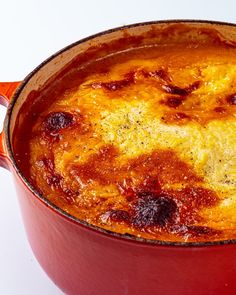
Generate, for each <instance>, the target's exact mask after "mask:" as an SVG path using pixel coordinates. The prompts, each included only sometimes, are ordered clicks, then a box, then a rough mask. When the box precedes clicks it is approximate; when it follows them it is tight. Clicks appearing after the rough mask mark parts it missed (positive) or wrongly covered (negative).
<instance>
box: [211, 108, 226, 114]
mask: <svg viewBox="0 0 236 295" xmlns="http://www.w3.org/2000/svg"><path fill="white" fill-rule="evenodd" d="M214 111H215V112H217V113H220V114H224V113H225V112H226V109H225V108H223V107H216V108H214Z"/></svg>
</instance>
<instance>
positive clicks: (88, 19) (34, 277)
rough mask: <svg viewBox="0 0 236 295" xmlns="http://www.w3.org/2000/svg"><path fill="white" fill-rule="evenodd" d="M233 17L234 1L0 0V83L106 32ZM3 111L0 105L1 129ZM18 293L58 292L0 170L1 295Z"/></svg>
mask: <svg viewBox="0 0 236 295" xmlns="http://www.w3.org/2000/svg"><path fill="white" fill-rule="evenodd" d="M235 13H236V1H235V0H232V1H230V0H224V1H222V0H220V1H218V0H193V1H192V0H178V1H175V0H173V1H171V0H164V1H161V0H156V1H155V0H153V1H152V0H140V1H139V0H136V1H135V0H119V1H115V0H98V1H96V0H77V1H76V0H66V1H62V0H41V1H40V0H38V1H36V0H31V1H30V0H0V81H13V80H21V79H23V78H24V77H25V76H26V75H27V73H29V72H30V71H31V70H32V69H33V68H34V67H35V66H37V65H38V64H39V63H41V62H42V61H43V60H44V59H45V58H47V57H48V56H50V55H51V54H53V53H54V52H56V51H57V50H59V49H61V48H63V47H64V46H66V45H69V44H70V43H72V42H74V41H77V40H79V39H80V38H82V37H86V36H89V35H91V34H94V33H97V32H99V31H102V30H105V29H109V28H112V27H116V26H121V25H125V24H130V23H135V22H140V21H150V20H160V19H175V18H185V19H209V20H220V21H227V22H236V14H235ZM4 113H5V110H4V109H3V108H1V107H0V128H1V126H2V121H3V118H4ZM0 130H1V129H0ZM88 287H89V286H88ZM16 294H17V295H32V294H34V295H54V294H55V295H56V294H57V295H59V294H62V293H61V291H60V290H59V289H58V288H57V287H56V286H55V285H54V284H53V283H52V282H51V281H50V280H49V279H48V277H47V276H46V275H45V273H44V272H43V271H42V269H41V268H40V266H39V265H38V263H37V261H36V260H35V258H34V257H33V254H32V252H31V249H30V247H29V245H28V242H27V239H26V236H25V232H24V229H23V224H22V221H21V216H20V212H19V207H18V203H17V199H16V194H15V190H14V187H13V182H12V179H11V175H10V173H9V172H7V171H6V170H4V169H2V168H0V295H16ZM78 295H79V294H78ZM104 295H110V294H104ZM121 295H123V294H121Z"/></svg>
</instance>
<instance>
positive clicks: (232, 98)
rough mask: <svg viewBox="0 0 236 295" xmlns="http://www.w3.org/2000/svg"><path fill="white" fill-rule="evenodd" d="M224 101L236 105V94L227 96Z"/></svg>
mask: <svg viewBox="0 0 236 295" xmlns="http://www.w3.org/2000/svg"><path fill="white" fill-rule="evenodd" d="M226 100H227V102H228V103H229V104H231V105H236V93H234V94H231V95H229V96H228V97H227V98H226Z"/></svg>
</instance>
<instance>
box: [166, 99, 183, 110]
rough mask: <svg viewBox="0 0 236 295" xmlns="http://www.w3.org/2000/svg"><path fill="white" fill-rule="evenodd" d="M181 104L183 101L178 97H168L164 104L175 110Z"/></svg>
mask: <svg viewBox="0 0 236 295" xmlns="http://www.w3.org/2000/svg"><path fill="white" fill-rule="evenodd" d="M182 102H183V99H182V98H180V97H168V98H167V99H166V101H165V102H164V104H166V105H167V106H168V107H170V108H177V107H178V106H180V105H181V104H182Z"/></svg>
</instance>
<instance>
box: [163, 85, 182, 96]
mask: <svg viewBox="0 0 236 295" xmlns="http://www.w3.org/2000/svg"><path fill="white" fill-rule="evenodd" d="M162 88H163V89H164V90H165V92H167V93H170V94H177V95H183V96H185V95H187V94H188V92H187V90H186V89H185V88H180V87H178V86H174V85H163V86H162Z"/></svg>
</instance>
